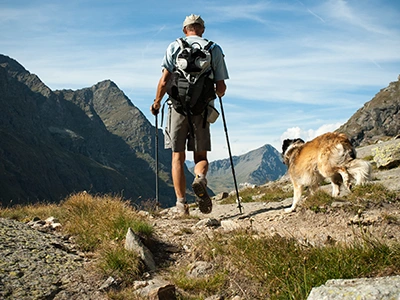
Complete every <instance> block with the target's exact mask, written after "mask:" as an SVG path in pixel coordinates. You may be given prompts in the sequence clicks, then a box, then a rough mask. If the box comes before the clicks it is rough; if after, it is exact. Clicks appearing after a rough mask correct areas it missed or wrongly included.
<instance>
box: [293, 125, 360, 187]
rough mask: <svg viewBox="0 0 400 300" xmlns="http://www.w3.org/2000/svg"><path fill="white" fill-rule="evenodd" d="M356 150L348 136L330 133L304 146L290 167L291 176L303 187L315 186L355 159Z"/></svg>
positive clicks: (299, 149)
mask: <svg viewBox="0 0 400 300" xmlns="http://www.w3.org/2000/svg"><path fill="white" fill-rule="evenodd" d="M355 156H356V154H355V150H354V147H353V145H352V144H351V142H350V141H349V140H348V138H347V137H346V135H344V134H338V133H333V132H328V133H325V134H323V135H320V136H318V137H316V138H315V139H313V140H311V141H309V142H307V143H305V144H303V145H302V146H301V148H298V153H297V155H295V156H294V157H293V158H292V162H291V164H290V165H289V169H288V171H289V175H290V176H291V177H294V178H296V179H297V181H298V182H299V183H300V184H301V185H305V186H308V185H313V184H316V183H318V182H319V181H321V180H322V179H323V178H326V177H330V176H333V174H334V173H336V172H337V169H338V168H339V167H341V166H343V165H344V164H346V163H347V162H349V161H351V160H352V159H354V158H355Z"/></svg>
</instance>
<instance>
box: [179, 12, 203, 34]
mask: <svg viewBox="0 0 400 300" xmlns="http://www.w3.org/2000/svg"><path fill="white" fill-rule="evenodd" d="M204 29H205V26H204V20H203V19H202V18H201V17H200V16H199V15H194V14H191V15H190V16H187V17H186V18H185V20H184V21H183V32H184V33H185V35H193V34H195V35H198V36H202V34H203V33H204Z"/></svg>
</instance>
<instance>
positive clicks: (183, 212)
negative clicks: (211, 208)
mask: <svg viewBox="0 0 400 300" xmlns="http://www.w3.org/2000/svg"><path fill="white" fill-rule="evenodd" d="M176 211H177V212H178V214H179V215H180V216H182V217H183V216H188V215H189V204H187V203H186V202H181V201H176Z"/></svg>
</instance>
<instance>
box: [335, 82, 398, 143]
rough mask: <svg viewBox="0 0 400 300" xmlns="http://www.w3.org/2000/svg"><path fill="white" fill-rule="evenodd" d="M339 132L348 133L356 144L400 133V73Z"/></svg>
mask: <svg viewBox="0 0 400 300" xmlns="http://www.w3.org/2000/svg"><path fill="white" fill-rule="evenodd" d="M337 131H338V132H343V133H346V134H347V135H348V136H349V137H350V138H351V140H352V141H353V142H354V144H355V145H356V146H366V145H369V144H373V143H376V142H377V141H379V140H385V139H387V138H388V137H393V136H397V135H398V134H399V133H400V75H399V78H398V81H394V82H391V83H390V84H389V85H388V86H387V87H385V88H383V89H381V90H380V91H379V93H377V94H376V95H375V97H374V98H372V99H371V100H370V101H368V102H366V103H365V104H364V106H363V107H361V108H360V109H359V110H357V112H356V113H355V114H354V115H353V116H351V118H350V119H349V120H348V121H347V122H346V123H345V124H343V125H342V126H341V127H340V128H339V129H338V130H337Z"/></svg>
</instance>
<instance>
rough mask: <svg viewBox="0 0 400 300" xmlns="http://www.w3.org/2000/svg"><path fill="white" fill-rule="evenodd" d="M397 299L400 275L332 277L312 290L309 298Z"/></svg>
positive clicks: (344, 299) (321, 299)
mask: <svg viewBox="0 0 400 300" xmlns="http://www.w3.org/2000/svg"><path fill="white" fill-rule="evenodd" d="M336 299H337V300H353V299H357V300H397V299H400V276H393V277H381V278H361V279H332V280H328V281H327V282H326V283H325V284H324V285H322V286H319V287H315V288H313V289H312V290H311V293H310V295H309V296H308V298H307V300H336Z"/></svg>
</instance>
